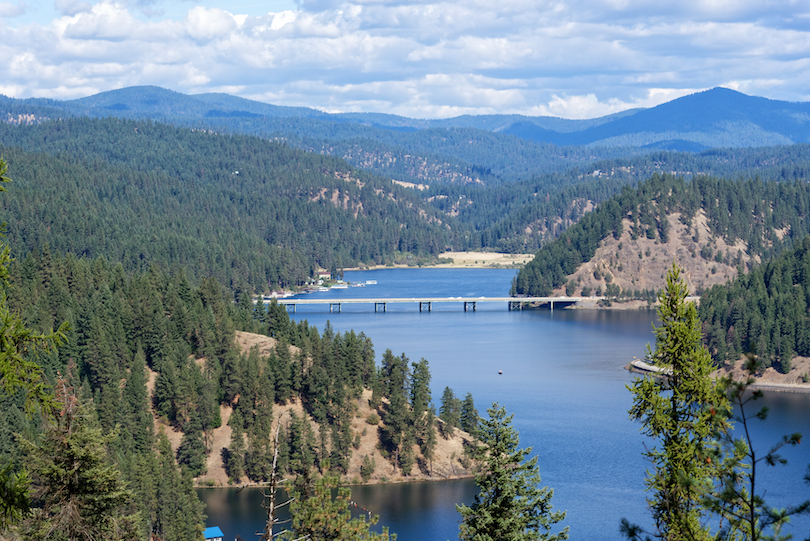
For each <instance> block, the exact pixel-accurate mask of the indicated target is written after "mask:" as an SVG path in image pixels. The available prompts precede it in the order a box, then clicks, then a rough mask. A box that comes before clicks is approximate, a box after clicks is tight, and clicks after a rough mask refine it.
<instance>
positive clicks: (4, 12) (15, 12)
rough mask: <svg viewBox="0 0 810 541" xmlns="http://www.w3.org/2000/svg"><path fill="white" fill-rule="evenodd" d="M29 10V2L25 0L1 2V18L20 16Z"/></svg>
mask: <svg viewBox="0 0 810 541" xmlns="http://www.w3.org/2000/svg"><path fill="white" fill-rule="evenodd" d="M27 11H28V4H26V3H25V2H17V3H14V2H0V18H6V19H10V18H13V17H19V16H20V15H22V14H24V13H25V12H27Z"/></svg>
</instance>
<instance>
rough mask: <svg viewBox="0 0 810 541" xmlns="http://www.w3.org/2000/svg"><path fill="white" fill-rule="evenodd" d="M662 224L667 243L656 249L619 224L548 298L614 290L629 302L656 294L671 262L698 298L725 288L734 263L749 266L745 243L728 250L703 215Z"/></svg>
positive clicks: (651, 241)
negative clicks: (667, 228)
mask: <svg viewBox="0 0 810 541" xmlns="http://www.w3.org/2000/svg"><path fill="white" fill-rule="evenodd" d="M667 220H668V221H669V223H670V234H669V240H668V242H666V243H662V242H661V241H660V240H659V239H649V238H647V237H646V236H645V237H639V238H636V239H633V235H632V232H631V229H632V223H631V221H630V220H628V219H627V218H625V219H624V220H623V221H622V225H623V227H622V229H623V232H622V234H621V236H620V237H619V238H618V239H617V238H615V237H613V236H610V237H607V238H605V239H603V240H602V241H601V242H600V243H599V247H598V248H597V249H596V252H595V254H594V256H593V258H591V259H590V261H587V262H585V263H583V264H582V265H580V266H579V268H578V269H577V270H576V271H575V272H574V273H572V274H570V275H569V276H568V280H567V283H566V286H561V287H558V288H556V289H555V290H554V293H555V294H556V295H566V294H568V295H573V296H577V295H583V296H589V295H597V296H601V294H604V293H605V292H607V291H608V290H613V289H615V288H616V287H619V288H621V291H623V292H625V293H626V294H627V295H629V296H640V295H641V294H642V292H644V291H657V290H658V289H660V288H661V286H662V285H663V284H664V277H665V275H666V272H667V270H668V269H669V268H670V267H671V266H672V263H673V261H674V262H676V263H677V264H678V265H680V266H681V267H683V268H684V271H685V272H684V276H685V277H686V282H687V284H688V285H689V290H690V291H691V292H693V293H698V292H700V291H702V290H704V289H706V288H708V287H711V286H712V285H715V284H722V283H725V282H727V281H728V280H729V279H731V278H733V277H735V276H736V275H737V270H738V268H739V267H738V264H739V263H742V264H743V265H747V264H748V263H749V262H750V261H751V256H750V255H749V253H748V252H749V250H748V245H747V244H746V243H745V242H743V241H742V240H740V239H737V240H736V242H734V243H733V244H730V243H729V242H728V241H727V239H724V238H720V237H716V236H714V235H713V234H712V231H711V230H710V228H709V224H708V223H707V219H706V213H705V212H703V211H700V212H698V214H697V215H696V216H695V218H694V219H693V220H692V225H691V227H688V226H686V225H685V224H684V223H683V222H682V221H681V214H680V213H677V212H675V213H672V214H668V215H667ZM709 254H711V256H712V257H709ZM754 259H755V260H756V259H758V258H756V257H755V258H754ZM569 284H570V285H569ZM634 292H638V293H634Z"/></svg>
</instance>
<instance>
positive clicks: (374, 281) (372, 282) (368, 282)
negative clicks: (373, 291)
mask: <svg viewBox="0 0 810 541" xmlns="http://www.w3.org/2000/svg"><path fill="white" fill-rule="evenodd" d="M366 285H367V286H376V285H377V280H366Z"/></svg>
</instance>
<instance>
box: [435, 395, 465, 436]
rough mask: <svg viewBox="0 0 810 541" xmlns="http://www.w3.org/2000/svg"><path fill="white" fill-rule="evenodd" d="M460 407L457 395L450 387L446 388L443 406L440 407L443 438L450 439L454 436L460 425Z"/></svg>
mask: <svg viewBox="0 0 810 541" xmlns="http://www.w3.org/2000/svg"><path fill="white" fill-rule="evenodd" d="M459 409H460V405H459V402H458V398H456V394H455V393H454V392H453V389H451V388H450V387H445V388H444V392H443V393H442V404H441V406H440V407H439V419H441V420H442V421H443V423H442V425H441V427H442V436H444V437H445V438H448V437H450V436H452V435H453V432H454V431H455V429H456V427H458V423H459Z"/></svg>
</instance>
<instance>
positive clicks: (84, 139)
mask: <svg viewBox="0 0 810 541" xmlns="http://www.w3.org/2000/svg"><path fill="white" fill-rule="evenodd" d="M0 139H1V140H2V141H3V144H4V145H5V146H4V147H3V148H2V152H3V154H4V156H5V158H6V159H7V160H8V161H9V163H10V170H9V176H10V177H11V178H13V179H14V181H15V189H14V190H12V191H10V192H9V193H8V194H7V195H6V197H4V198H3V199H2V201H0V204H1V205H2V211H3V215H4V217H5V218H6V220H7V221H8V238H9V242H10V244H11V246H12V247H13V249H14V251H15V253H17V254H20V255H25V254H26V253H28V252H30V251H34V250H41V249H42V247H43V246H44V245H45V244H48V245H50V248H51V249H52V250H53V251H54V252H56V253H73V254H77V255H80V256H81V255H86V256H89V257H96V256H105V257H107V258H108V259H109V260H110V261H116V262H119V261H120V262H121V263H122V264H123V265H124V268H125V270H127V271H129V270H135V269H139V270H145V269H146V268H148V266H149V265H152V264H158V265H161V266H162V267H163V268H165V269H170V268H173V267H176V266H182V267H184V268H185V269H186V270H187V272H189V276H190V279H191V280H192V281H193V282H196V281H197V280H199V279H200V278H202V277H204V276H215V277H216V278H217V279H218V280H220V281H221V282H222V283H224V284H228V285H233V286H234V287H239V288H244V287H246V286H247V285H249V286H251V287H253V288H256V289H257V290H260V291H261V290H267V289H268V288H269V287H271V286H275V285H281V286H289V285H297V284H301V283H303V282H304V281H305V280H307V279H308V278H309V277H310V276H312V274H313V270H314V269H316V268H317V267H318V266H320V267H323V268H326V269H329V270H333V269H339V268H342V267H345V266H353V265H357V264H359V263H387V262H391V261H393V260H394V259H395V258H397V257H403V258H404V255H403V254H413V255H414V256H423V257H425V258H430V257H435V256H436V255H437V254H439V253H441V252H443V251H444V250H445V249H446V248H447V247H449V246H452V247H457V248H463V247H464V245H465V240H464V235H463V234H461V232H460V230H459V228H456V227H454V226H453V224H454V223H455V219H454V218H452V217H448V216H446V215H443V214H442V213H440V212H439V211H438V210H434V209H432V208H430V206H429V205H426V204H423V203H421V202H420V200H419V198H418V197H417V196H416V195H414V194H413V193H412V192H410V191H409V190H406V189H404V188H401V187H399V186H396V185H394V184H392V183H391V181H390V180H386V179H383V178H379V177H375V176H373V175H369V174H367V173H364V172H362V171H358V170H355V169H353V168H352V167H351V166H349V165H347V164H346V163H345V162H343V161H341V160H338V159H335V158H330V157H326V156H320V155H317V154H307V153H304V152H302V151H300V150H295V149H292V148H290V147H289V146H287V145H284V144H278V143H272V142H267V141H264V140H261V139H257V138H251V137H244V136H219V135H214V134H207V133H203V132H192V131H189V130H185V129H179V128H173V127H170V126H166V125H162V124H153V123H150V122H140V123H138V122H133V121H122V120H116V119H107V120H91V119H76V120H69V121H64V122H52V123H47V124H41V125H37V126H19V127H18V126H9V125H0ZM20 148H24V149H26V150H25V151H22V150H20Z"/></svg>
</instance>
